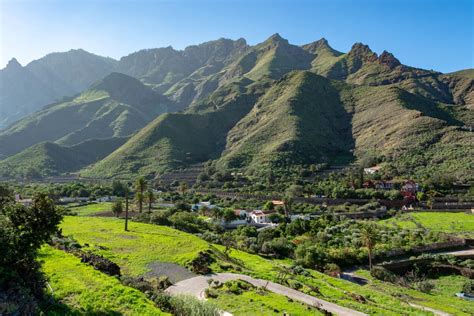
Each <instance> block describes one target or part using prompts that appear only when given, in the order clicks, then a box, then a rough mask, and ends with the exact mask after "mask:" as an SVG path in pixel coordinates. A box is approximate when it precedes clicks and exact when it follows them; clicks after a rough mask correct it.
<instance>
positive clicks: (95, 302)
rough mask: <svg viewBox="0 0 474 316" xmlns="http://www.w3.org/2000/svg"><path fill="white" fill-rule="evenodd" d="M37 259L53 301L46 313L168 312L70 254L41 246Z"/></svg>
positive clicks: (139, 313)
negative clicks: (46, 279)
mask: <svg viewBox="0 0 474 316" xmlns="http://www.w3.org/2000/svg"><path fill="white" fill-rule="evenodd" d="M39 260H40V261H42V262H43V264H42V270H43V272H44V273H45V274H46V276H47V278H48V282H49V284H50V286H51V289H52V293H53V297H54V299H55V300H56V303H55V304H54V305H53V306H52V307H51V308H49V309H48V310H47V312H46V313H47V314H48V315H66V314H67V315H100V314H102V315H168V314H166V313H163V312H162V311H160V310H159V309H158V308H156V307H155V305H154V304H153V302H151V301H150V300H148V299H147V298H146V296H145V294H143V293H142V292H140V291H138V290H135V289H132V288H130V287H127V286H124V285H122V284H121V283H120V281H119V280H117V279H116V278H114V277H111V276H108V275H106V274H104V273H102V272H99V271H97V270H95V269H94V268H92V267H91V266H89V265H86V264H84V263H81V261H80V259H78V258H76V257H74V256H73V255H71V254H67V253H65V252H63V251H61V250H57V249H54V248H51V247H49V246H44V247H43V248H42V249H41V251H40V254H39Z"/></svg>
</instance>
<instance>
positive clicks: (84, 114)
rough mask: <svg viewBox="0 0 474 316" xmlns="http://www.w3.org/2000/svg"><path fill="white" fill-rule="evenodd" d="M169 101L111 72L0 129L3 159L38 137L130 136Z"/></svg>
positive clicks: (72, 139)
mask: <svg viewBox="0 0 474 316" xmlns="http://www.w3.org/2000/svg"><path fill="white" fill-rule="evenodd" d="M171 110H178V108H175V107H174V105H173V102H171V101H169V100H168V99H167V98H165V97H163V96H161V95H160V94H158V93H156V92H154V91H153V90H151V89H150V88H148V87H146V86H144V85H143V84H142V83H140V82H139V81H138V80H136V79H134V78H132V77H129V76H126V75H123V74H119V73H112V74H110V75H109V76H107V77H106V78H104V79H103V80H101V81H100V82H98V83H96V84H95V85H93V86H92V87H91V89H89V90H87V91H85V92H83V93H81V94H80V95H78V96H76V97H75V98H70V99H69V100H67V101H65V102H61V103H56V104H52V105H50V106H48V107H46V108H45V109H43V110H41V111H39V112H37V113H34V114H33V115H31V116H29V117H27V118H25V119H22V120H20V121H18V122H17V123H16V124H14V125H12V126H11V127H10V128H8V129H6V130H5V131H3V132H1V133H0V155H2V156H4V157H6V156H11V155H13V154H16V153H18V152H20V151H21V150H23V149H25V148H27V147H29V146H31V145H34V144H37V143H39V142H43V141H53V142H54V141H58V142H59V143H61V144H65V145H73V144H77V143H80V142H82V141H85V140H88V139H94V138H109V137H123V136H129V135H131V134H132V133H134V132H135V131H137V130H138V129H140V128H142V127H143V126H145V125H146V124H147V123H148V122H150V121H151V120H152V119H153V118H155V117H156V116H158V115H159V114H161V113H163V112H168V111H171Z"/></svg>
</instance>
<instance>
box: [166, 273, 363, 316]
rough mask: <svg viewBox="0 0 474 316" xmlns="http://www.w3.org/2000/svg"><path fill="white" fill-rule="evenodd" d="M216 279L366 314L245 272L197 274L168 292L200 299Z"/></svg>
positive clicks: (346, 315)
mask: <svg viewBox="0 0 474 316" xmlns="http://www.w3.org/2000/svg"><path fill="white" fill-rule="evenodd" d="M209 279H214V280H218V281H220V282H226V281H229V280H238V279H240V280H244V281H247V282H249V283H251V284H253V285H254V286H264V287H266V288H267V289H268V290H269V291H272V292H274V293H276V294H281V295H285V296H287V297H290V298H292V299H294V300H297V301H300V302H303V303H305V304H308V305H312V306H319V307H320V308H323V309H325V310H327V311H328V312H331V313H334V314H336V315H341V316H356V315H366V314H364V313H361V312H358V311H355V310H352V309H350V308H346V307H342V306H339V305H337V304H334V303H330V302H327V301H324V300H322V299H319V298H316V297H314V296H311V295H308V294H305V293H303V292H300V291H297V290H294V289H291V288H289V287H286V286H283V285H281V284H278V283H274V282H270V281H266V280H262V279H254V278H252V277H249V276H248V275H243V274H235V273H218V274H212V275H203V276H197V277H194V278H191V279H187V280H183V281H180V282H178V283H176V284H174V285H172V286H170V287H169V288H167V289H166V292H168V293H170V294H173V295H176V294H188V295H193V296H195V297H197V298H199V299H204V290H205V289H206V288H208V287H209V285H208V283H207V280H209Z"/></svg>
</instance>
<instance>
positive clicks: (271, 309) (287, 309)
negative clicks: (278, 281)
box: [211, 290, 323, 316]
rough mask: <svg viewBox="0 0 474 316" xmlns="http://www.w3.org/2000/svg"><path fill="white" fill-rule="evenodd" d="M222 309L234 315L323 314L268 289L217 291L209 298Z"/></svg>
mask: <svg viewBox="0 0 474 316" xmlns="http://www.w3.org/2000/svg"><path fill="white" fill-rule="evenodd" d="M211 301H212V302H215V303H216V304H217V305H218V306H219V307H220V308H222V309H223V310H225V311H227V312H230V313H232V314H233V315H236V316H244V315H248V316H253V315H282V314H283V313H286V314H289V315H315V316H316V315H323V314H322V313H321V312H319V311H318V310H316V309H314V308H310V307H309V306H308V305H305V304H303V303H299V302H298V301H292V300H290V299H289V298H287V297H285V296H283V295H279V294H275V293H272V292H268V291H256V290H248V291H245V292H243V293H241V294H233V293H230V292H226V291H218V297H217V298H214V299H211Z"/></svg>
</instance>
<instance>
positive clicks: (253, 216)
mask: <svg viewBox="0 0 474 316" xmlns="http://www.w3.org/2000/svg"><path fill="white" fill-rule="evenodd" d="M275 213H276V211H274V210H269V211H262V210H255V211H252V212H250V214H249V217H250V221H251V222H253V223H256V224H266V223H271V221H270V215H272V214H275Z"/></svg>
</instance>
